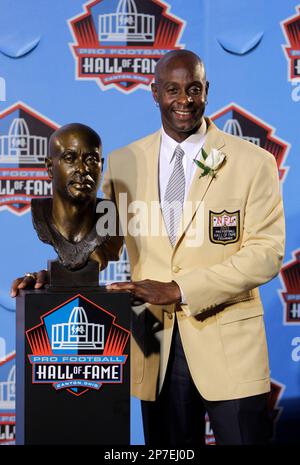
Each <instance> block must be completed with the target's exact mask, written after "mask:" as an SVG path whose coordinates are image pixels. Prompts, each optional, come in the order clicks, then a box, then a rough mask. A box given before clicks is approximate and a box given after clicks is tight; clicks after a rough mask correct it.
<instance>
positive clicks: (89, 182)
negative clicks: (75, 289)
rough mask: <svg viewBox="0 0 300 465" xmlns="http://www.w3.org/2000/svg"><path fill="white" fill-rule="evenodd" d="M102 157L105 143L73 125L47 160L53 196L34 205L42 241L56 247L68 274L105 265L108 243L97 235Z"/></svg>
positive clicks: (53, 142)
mask: <svg viewBox="0 0 300 465" xmlns="http://www.w3.org/2000/svg"><path fill="white" fill-rule="evenodd" d="M101 155H102V144H101V139H100V137H99V136H98V134H97V133H96V132H95V131H94V130H93V129H91V128H89V127H88V126H85V125H83V124H79V123H72V124H67V125H65V126H62V127H61V128H59V129H58V130H56V131H55V132H54V133H53V134H52V136H51V138H50V141H49V156H48V158H47V159H46V166H47V170H48V174H49V177H50V179H51V180H52V185H53V196H52V197H49V198H44V199H33V200H32V203H31V207H32V220H33V225H34V228H35V230H36V232H37V234H38V236H39V238H40V240H41V241H43V242H45V243H47V244H51V245H52V246H53V247H54V249H55V251H56V252H57V254H58V257H59V261H60V262H61V263H62V264H63V265H64V267H66V268H67V269H68V270H78V269H81V268H83V267H84V266H85V265H86V264H87V262H88V260H89V259H94V260H96V261H98V262H101V247H103V246H104V245H105V244H106V243H107V241H109V236H104V237H103V236H99V235H98V234H97V231H96V223H97V219H98V218H99V215H97V212H96V207H97V204H98V203H99V202H101V199H97V190H98V188H99V185H100V181H101V172H102V158H101Z"/></svg>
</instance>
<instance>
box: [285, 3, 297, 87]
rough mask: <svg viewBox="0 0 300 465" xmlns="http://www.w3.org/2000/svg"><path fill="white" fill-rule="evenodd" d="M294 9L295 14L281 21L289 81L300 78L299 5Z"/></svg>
mask: <svg viewBox="0 0 300 465" xmlns="http://www.w3.org/2000/svg"><path fill="white" fill-rule="evenodd" d="M297 10H298V11H297ZM296 11H297V13H296V14H295V15H293V16H290V17H289V18H287V19H285V20H284V21H282V23H281V27H282V30H283V33H284V35H285V38H286V42H287V43H286V45H284V46H283V49H284V51H285V56H286V58H287V61H288V79H289V81H294V80H300V5H298V7H296Z"/></svg>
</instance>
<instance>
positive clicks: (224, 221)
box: [209, 210, 240, 245]
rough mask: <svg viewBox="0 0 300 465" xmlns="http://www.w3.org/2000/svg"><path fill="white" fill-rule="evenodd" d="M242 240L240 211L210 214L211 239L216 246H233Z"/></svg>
mask: <svg viewBox="0 0 300 465" xmlns="http://www.w3.org/2000/svg"><path fill="white" fill-rule="evenodd" d="M239 238H240V211H239V210H237V211H235V212H228V211H227V210H223V211H222V212H213V211H210V212H209V239H210V241H211V242H213V243H214V244H223V245H226V244H233V243H234V242H237V241H238V240H239Z"/></svg>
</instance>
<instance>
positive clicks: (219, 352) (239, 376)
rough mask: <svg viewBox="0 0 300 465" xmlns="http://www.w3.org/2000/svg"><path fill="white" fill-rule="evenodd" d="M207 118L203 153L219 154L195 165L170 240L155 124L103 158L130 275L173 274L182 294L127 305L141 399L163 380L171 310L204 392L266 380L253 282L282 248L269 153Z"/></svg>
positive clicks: (251, 390) (274, 267) (134, 382)
mask: <svg viewBox="0 0 300 465" xmlns="http://www.w3.org/2000/svg"><path fill="white" fill-rule="evenodd" d="M206 120H207V123H208V130H207V135H206V142H205V145H204V149H205V151H206V153H209V152H210V151H211V149H213V148H215V149H217V150H219V151H221V152H222V153H224V154H225V157H226V158H225V161H224V162H223V164H222V166H221V167H220V168H219V169H218V170H217V171H216V176H215V177H212V176H210V175H207V176H203V177H201V178H200V174H201V170H200V169H199V170H198V169H197V171H196V173H195V176H194V178H193V180H192V184H191V187H190V190H189V193H188V198H187V201H186V202H185V206H184V211H183V215H182V222H181V225H180V227H179V234H178V238H177V243H176V244H175V247H174V248H173V247H172V246H171V244H170V241H169V237H168V235H167V232H166V229H165V225H164V220H163V217H162V213H161V211H160V208H156V206H157V205H159V178H158V166H159V164H158V163H159V150H160V131H158V132H156V133H154V134H151V135H149V136H147V137H145V138H143V139H140V140H138V141H136V142H133V143H132V144H130V145H128V146H127V147H124V148H121V149H119V150H116V151H114V152H112V153H111V154H110V155H109V157H108V163H107V164H108V167H107V172H106V174H105V177H104V182H103V191H104V193H105V196H106V197H107V198H113V199H114V200H115V202H116V203H117V208H118V212H119V215H120V217H121V224H122V229H123V234H124V237H125V242H126V247H127V250H128V255H129V261H130V267H131V275H132V280H133V281H137V280H143V279H154V280H158V281H163V282H169V281H171V280H174V281H176V282H177V283H178V285H179V286H180V288H181V289H182V291H183V294H184V297H185V302H186V304H185V305H180V306H176V311H175V313H174V314H170V313H169V312H167V311H166V310H167V306H158V305H150V304H146V305H145V306H140V307H137V308H136V309H134V310H133V315H132V338H131V342H132V344H131V370H132V376H131V386H132V394H133V395H134V396H136V397H138V398H140V399H143V400H154V399H155V398H156V396H157V392H159V391H160V389H161V387H162V384H163V380H164V376H165V373H166V368H167V362H168V358H169V352H170V345H171V338H172V330H173V327H174V321H175V318H177V321H178V326H179V331H180V335H181V339H182V344H183V348H184V352H185V355H186V359H187V362H188V366H189V369H190V372H191V375H192V377H193V380H194V382H195V385H196V386H197V388H198V390H199V392H200V393H201V395H202V396H203V397H204V398H205V399H207V400H228V399H235V398H242V397H247V396H251V395H256V394H262V393H264V392H268V391H269V389H270V371H269V363H268V350H267V344H266V336H265V327H264V319H263V307H262V303H261V300H260V296H259V291H258V286H259V285H261V284H263V283H266V282H267V281H269V280H271V279H272V278H273V277H274V276H276V275H277V274H278V272H279V269H280V266H281V262H282V259H283V255H284V237H285V224H284V213H283V205H282V199H281V194H280V187H279V180H278V170H277V166H276V161H275V158H274V156H273V155H271V154H270V153H269V152H267V151H265V150H263V149H261V148H260V147H257V146H256V145H254V144H252V143H250V142H247V141H245V140H242V139H240V138H238V137H235V136H231V135H229V134H226V133H224V132H222V131H220V130H219V129H217V127H216V126H215V125H214V123H213V122H212V121H211V120H209V119H208V118H206ZM121 194H123V195H121ZM125 194H126V195H125ZM125 200H126V201H125ZM134 201H138V202H136V203H135V204H131V207H129V212H128V206H130V203H131V202H134ZM151 205H152V207H151ZM145 206H146V207H145ZM151 208H152V210H151ZM126 209H127V211H125V210H126ZM143 209H144V211H143V214H144V216H143V219H142V220H141V221H142V223H143V226H144V230H140V234H137V231H134V228H133V227H132V228H131V229H130V225H131V223H132V221H133V219H134V217H136V215H137V214H138V211H139V213H140V214H141V211H142V210H143ZM153 210H154V211H155V212H156V214H153ZM145 211H148V219H147V218H146V217H145ZM151 213H152V217H151ZM145 218H146V219H145ZM153 218H155V220H153ZM151 221H152V222H153V221H155V225H154V227H153V228H152V230H151V224H150V223H151ZM157 222H158V223H159V224H158V225H157ZM147 223H148V224H147ZM158 226H159V227H158ZM141 229H142V228H141ZM157 386H158V389H157Z"/></svg>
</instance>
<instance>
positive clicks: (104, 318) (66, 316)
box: [26, 294, 130, 396]
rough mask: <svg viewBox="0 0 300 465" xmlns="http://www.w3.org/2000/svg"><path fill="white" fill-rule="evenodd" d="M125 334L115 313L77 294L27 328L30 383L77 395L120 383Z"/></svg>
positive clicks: (123, 359) (126, 332) (126, 335)
mask: <svg viewBox="0 0 300 465" xmlns="http://www.w3.org/2000/svg"><path fill="white" fill-rule="evenodd" d="M129 334H130V333H129V331H127V330H126V329H124V328H122V327H121V326H119V325H118V324H116V322H115V316H114V315H112V314H111V313H110V312H108V311H107V310H105V309H104V308H101V307H99V306H98V305H96V304H95V303H94V302H92V301H90V300H89V299H87V298H85V297H83V296H82V295H80V294H78V295H77V296H75V297H73V298H72V299H70V300H68V301H66V302H64V303H62V304H61V305H59V306H58V307H56V308H54V309H52V310H50V311H49V312H47V313H46V314H44V315H43V316H42V317H41V323H40V324H38V325H37V326H35V327H33V328H31V329H30V330H28V331H26V337H27V340H28V343H29V346H30V349H31V353H30V354H29V355H28V357H29V361H30V363H31V366H32V382H33V383H34V384H52V386H53V387H54V389H56V390H61V389H66V390H67V391H69V392H70V393H72V394H74V395H77V396H79V395H82V394H84V393H85V392H87V391H88V390H90V389H95V390H99V389H100V388H101V386H102V385H103V384H114V383H122V382H123V366H124V364H125V362H126V359H127V355H125V354H124V350H125V347H126V343H127V341H128V338H129Z"/></svg>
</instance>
